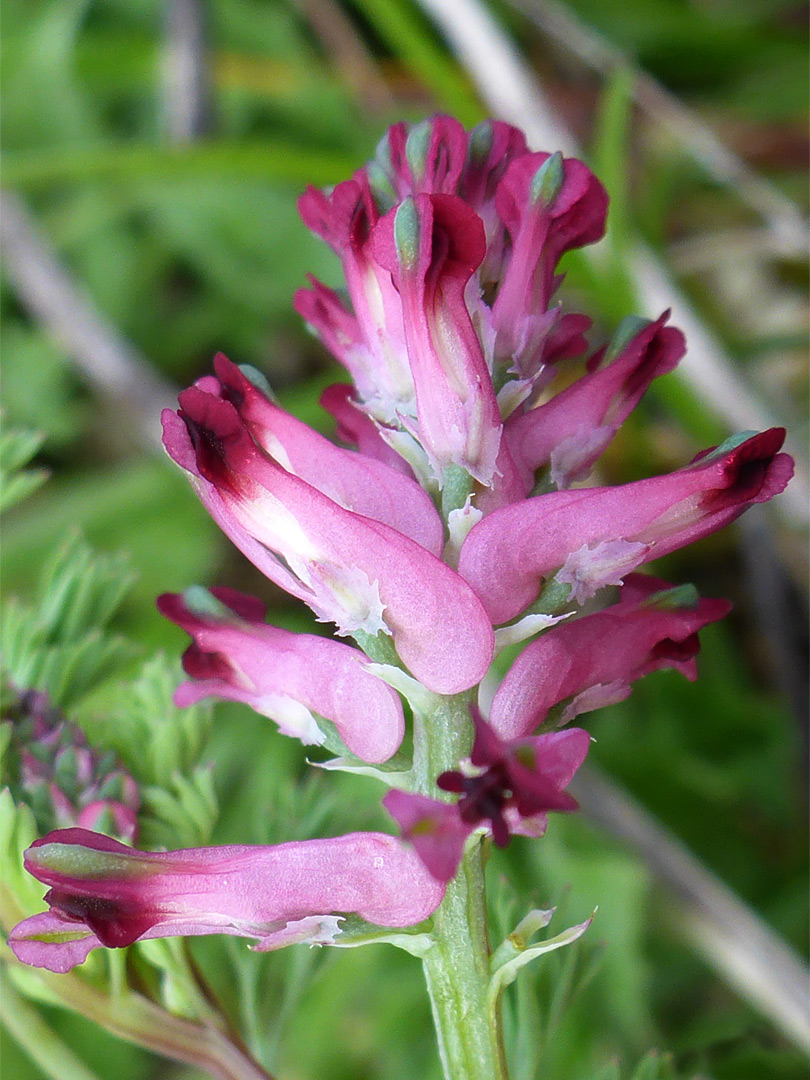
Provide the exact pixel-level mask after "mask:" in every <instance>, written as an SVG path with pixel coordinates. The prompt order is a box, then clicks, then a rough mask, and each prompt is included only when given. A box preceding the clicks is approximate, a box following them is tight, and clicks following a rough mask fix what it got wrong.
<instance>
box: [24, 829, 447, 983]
mask: <svg viewBox="0 0 810 1080" xmlns="http://www.w3.org/2000/svg"><path fill="white" fill-rule="evenodd" d="M26 868H27V869H28V870H29V872H30V873H32V874H33V875H34V876H35V877H36V878H38V880H40V881H42V882H43V883H44V884H46V885H48V886H50V892H49V893H48V898H49V900H50V902H51V903H52V904H53V907H54V910H53V911H52V912H51V913H50V914H48V913H44V914H43V915H40V916H35V917H34V919H33V920H32V919H28V920H25V921H24V922H23V923H21V924H19V925H18V926H17V927H15V929H14V930H13V931H12V934H11V937H10V944H11V947H12V949H14V951H15V953H16V954H17V956H18V957H19V958H20V959H21V960H23V962H25V963H32V964H35V965H38V966H45V967H48V968H49V969H50V970H52V971H65V970H69V968H71V967H73V966H74V965H75V964H77V963H81V962H82V960H84V958H85V956H86V955H87V953H88V952H89V951H90V949H91V948H94V947H95V946H96V945H98V944H99V943H100V942H101V941H104V942H106V943H107V944H110V945H114V946H120V945H125V944H129V943H131V942H132V941H134V940H138V939H140V938H142V937H150V938H151V937H168V936H189V935H197V934H217V933H224V934H236V935H239V936H241V937H252V938H258V939H259V947H260V948H262V947H264V948H267V947H278V946H279V945H281V944H285V943H287V942H288V941H293V940H302V934H303V935H304V936H306V935H314V936H309V937H306V939H307V940H324V938H323V936H320V938H319V937H318V935H319V934H320V935H323V931H324V926H323V924H324V923H326V924H327V926H328V924H329V920H328V918H327V917H328V916H334V915H338V916H340V915H345V914H350V913H351V914H357V915H359V916H360V917H361V918H363V919H366V920H368V921H369V922H373V923H375V924H377V925H379V926H391V927H402V926H411V925H413V924H415V923H418V922H421V921H422V920H423V919H425V918H427V916H428V915H430V914H431V912H433V911H434V910H435V909H436V907H437V906H438V905H439V903H441V900H442V897H443V895H444V888H443V887H442V885H441V884H439V883H438V882H436V880H435V879H434V878H433V877H432V876H431V875H430V874H428V873H426V871H425V870H424V868H423V867H422V865H421V863H420V861H419V859H418V857H417V855H416V854H415V853H414V852H413V851H411V850H410V849H409V848H408V847H407V845H405V844H403V843H402V842H401V841H399V840H397V839H395V838H394V837H392V836H386V835H384V834H382V833H350V834H348V835H346V836H337V837H334V838H332V839H327V840H305V841H301V842H297V843H289V844H280V845H278V846H276V847H246V846H232V847H221V848H189V849H185V850H182V851H166V852H142V851H133V849H132V848H128V847H126V846H125V845H123V844H118V843H116V842H115V841H112V840H109V839H108V838H106V837H102V836H99V835H98V834H96V833H91V832H87V831H85V830H83V829H67V830H63V831H57V832H53V833H50V834H49V835H48V836H46V837H45V838H44V839H43V840H39V841H37V842H36V843H35V844H34V845H32V847H30V848H29V849H28V851H27V852H26ZM332 923H333V927H334V920H332ZM89 932H92V933H89ZM54 934H57V935H59V937H58V938H54V937H53V936H52V935H54ZM62 935H67V937H66V938H65V937H63V936H62ZM43 938H44V940H43Z"/></svg>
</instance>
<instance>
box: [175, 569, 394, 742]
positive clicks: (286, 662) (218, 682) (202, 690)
mask: <svg viewBox="0 0 810 1080" xmlns="http://www.w3.org/2000/svg"><path fill="white" fill-rule="evenodd" d="M214 595H215V596H216V597H217V598H218V599H220V600H222V601H223V602H225V603H228V604H229V606H231V607H232V608H233V610H234V611H238V610H239V609H240V608H241V609H242V611H245V610H248V609H250V608H251V607H252V605H255V604H258V606H259V608H260V609H261V608H262V607H263V606H262V605H261V604H260V603H259V602H258V601H255V600H254V599H253V598H252V597H242V596H241V595H240V594H235V596H236V597H238V599H234V592H233V590H219V589H217V590H214ZM226 596H227V599H226ZM234 604H235V605H236V607H233V605H234ZM158 608H159V610H160V611H161V613H162V614H163V615H165V616H166V617H167V618H170V619H172V620H173V621H174V622H176V623H177V624H178V625H180V626H182V627H183V629H184V630H186V631H188V633H189V634H191V636H192V638H193V639H194V645H193V646H192V647H191V650H189V653H191V655H190V656H189V653H187V654H186V657H185V658H184V665H185V666H186V670H187V671H188V672H189V674H191V675H194V676H196V677H197V681H194V682H188V683H184V684H183V685H182V686H181V687H180V688H179V689H178V691H177V696H176V700H177V703H178V704H179V705H191V704H192V703H194V702H195V701H199V700H200V699H201V698H205V697H209V696H214V697H220V698H227V699H231V700H236V701H244V702H246V703H247V704H248V705H250V706H252V707H253V708H254V709H256V711H257V712H261V713H264V714H265V715H267V716H270V717H271V719H274V720H276V721H278V722H280V723H281V724H284V720H285V711H284V701H285V700H291V701H292V702H300V703H301V705H303V706H304V707H305V708H306V709H307V710H310V711H311V712H312V713H315V714H318V715H320V716H324V717H326V719H328V720H331V721H332V723H334V725H335V727H336V728H337V730H338V733H339V734H340V737H341V739H342V740H343V741H344V743H345V744H346V746H347V747H348V748H349V750H351V752H352V753H353V754H356V755H357V756H358V757H360V758H362V759H363V760H364V761H369V762H380V761H386V760H387V759H388V758H390V757H391V755H392V754H394V753H395V752H396V751H397V749H398V748H399V745H400V743H401V742H402V736H403V733H404V730H405V724H404V719H403V715H402V706H401V704H400V700H399V696H398V695H397V693H396V692H395V691H394V690H392V689H391V687H390V686H387V685H386V684H385V683H384V682H382V681H381V680H380V679H378V678H377V677H376V676H374V675H372V674H371V673H370V671H369V662H368V661H367V660H366V658H365V656H364V655H363V654H362V653H361V652H360V651H359V650H358V649H353V648H351V647H350V646H348V645H343V644H341V643H340V642H337V641H332V640H330V639H328V638H322V637H316V636H315V635H313V634H294V633H291V632H290V631H288V630H281V629H279V628H277V627H275V626H269V625H267V624H266V623H265V622H264V619H263V617H262V618H260V619H257V620H254V619H250V620H249V621H248V620H245V621H242V620H240V619H238V618H230V619H229V618H228V617H227V615H225V616H224V617H221V618H220V617H217V616H216V615H213V614H207V613H202V612H199V611H197V610H195V609H194V608H193V607H192V606H190V604H189V601H188V600H186V598H185V597H184V596H181V595H178V594H171V593H166V594H164V595H163V596H161V597H159V598H158ZM255 613H256V612H255V608H254V609H253V614H254V615H255ZM262 615H263V612H262ZM192 650H194V651H193V652H192ZM207 658H210V660H211V663H208V664H206V659H207ZM195 665H196V666H195ZM308 719H309V721H310V723H312V724H314V725H315V726H316V728H317V716H316V717H315V719H314V720H313V719H312V717H311V716H310V717H309V718H308ZM285 734H292V735H298V737H301V733H300V732H297V731H295V730H287V731H285ZM309 741H313V740H309ZM314 741H322V737H321V739H315V740H314Z"/></svg>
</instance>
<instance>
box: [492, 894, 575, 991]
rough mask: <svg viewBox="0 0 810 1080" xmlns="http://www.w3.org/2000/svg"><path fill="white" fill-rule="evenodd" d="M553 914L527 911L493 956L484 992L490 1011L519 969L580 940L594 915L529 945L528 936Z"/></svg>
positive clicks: (545, 923)
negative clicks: (551, 936)
mask: <svg viewBox="0 0 810 1080" xmlns="http://www.w3.org/2000/svg"><path fill="white" fill-rule="evenodd" d="M553 914H554V909H553V908H552V909H551V911H542V910H539V909H538V910H535V911H530V912H529V913H528V915H527V916H526V917H525V918H524V919H522V920H521V921H520V922H519V923H518V925H517V926H516V927H515V929H514V930H513V931H512V933H511V934H509V936H508V937H507V938H506V939H505V940H504V941H503V942H502V943H501V944H500V945H499V946H498V948H497V949H496V950H495V952H494V953H493V955H492V960H491V962H490V965H491V966H490V970H491V978H490V982H489V992H488V997H489V1005H490V1008H491V1009H495V1008H496V1006H497V1002H498V998H499V996H500V994H501V993H502V991H503V990H504V988H505V987H507V986H509V984H510V983H513V982H514V981H515V979H516V978H517V976H518V973H519V972H520V969H521V968H522V967H525V966H526V964H529V963H531V961H532V960H535V959H536V958H537V957H538V956H543V955H544V954H545V953H549V952H553V951H554V950H555V949H561V948H563V947H564V946H566V945H570V944H571V943H572V942H574V941H576V940H577V938H580V937H582V935H583V934H584V933H585V931H586V930H587V929H588V927H589V926H590V925H591V923H592V922H593V918H594V915H595V914H596V911H595V910H594V913H593V915H591V917H590V918H589V919H586V920H585V922H582V923H577V925H576V926H569V927H568V929H567V930H563V931H562V933H560V934H557V935H556V937H553V938H547V939H546V940H545V941H540V942H537V944H535V945H530V944H529V939H530V938H531V936H532V935H533V934H534V933H536V932H537V930H539V929H542V928H543V927H545V926H547V925H548V923H549V922H550V921H551V917H552V915H553Z"/></svg>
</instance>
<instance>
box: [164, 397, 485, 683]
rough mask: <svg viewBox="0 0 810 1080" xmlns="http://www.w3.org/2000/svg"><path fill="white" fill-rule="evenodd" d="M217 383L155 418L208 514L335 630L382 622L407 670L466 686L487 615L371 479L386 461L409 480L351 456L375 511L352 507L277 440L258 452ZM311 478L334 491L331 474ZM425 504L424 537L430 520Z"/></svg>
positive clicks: (369, 628) (481, 648) (369, 629)
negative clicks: (296, 463) (301, 470)
mask: <svg viewBox="0 0 810 1080" xmlns="http://www.w3.org/2000/svg"><path fill="white" fill-rule="evenodd" d="M214 382H215V380H213V379H207V380H204V383H203V385H202V386H193V387H191V388H190V389H188V390H184V391H183V393H182V394H181V395H180V406H181V408H180V412H179V413H173V412H171V411H169V410H166V412H165V413H164V416H163V422H164V432H165V442H166V447H167V449H168V451H169V453H170V454H171V456H172V457H173V458H174V460H175V461H176V462H177V463H178V464H179V465H182V466H183V468H185V469H186V470H187V471H188V472H189V473H190V474H191V476H192V478H193V480H194V481H196V483H195V486H196V487H197V491H198V493H199V495H200V497H201V499H202V501H203V503H204V505H205V506H206V508H207V509H208V510H209V512H210V513H211V515H212V516H213V518H214V520H215V521H216V522H217V524H218V525H220V526H221V528H222V529H223V530H224V532H225V533H226V534H227V535H228V536H229V537H230V538H231V539H232V540H233V541H234V543H235V544H236V545H237V547H239V548H240V549H241V550H242V551H243V552H244V554H245V555H247V556H248V558H250V559H251V560H252V561H253V562H254V563H255V564H256V566H257V567H258V568H259V569H260V570H262V571H263V572H264V573H265V574H266V575H267V576H268V577H269V578H270V579H271V580H272V581H275V582H276V584H277V585H280V586H281V587H282V588H283V589H286V590H287V591H288V592H290V593H292V594H293V595H294V596H297V597H299V598H300V599H302V600H304V601H306V602H307V603H308V604H309V605H310V607H311V608H312V609H313V610H314V611H315V613H316V614H317V615H318V617H319V618H321V619H324V620H329V621H333V622H335V623H336V624H337V626H338V632H339V633H342V634H352V633H356V632H358V631H362V632H363V633H365V634H368V635H371V636H374V635H376V634H377V633H379V632H383V633H389V634H390V635H391V636H392V637H393V639H394V643H395V645H396V647H397V649H398V651H399V654H400V656H401V658H402V660H403V661H404V662H405V663H406V664H407V665H408V667H409V668H410V669H411V671H412V672H413V674H414V675H415V676H416V677H417V678H419V679H421V680H422V681H423V682H424V683H425V685H426V686H428V687H429V688H430V689H431V690H435V691H436V692H437V693H444V694H452V693H458V692H459V691H461V690H464V689H467V688H468V687H470V686H473V685H475V683H476V682H478V680H479V679H481V678H482V677H483V675H484V673H485V672H486V669H487V667H488V666H489V662H490V659H491V657H492V651H493V647H494V646H493V632H492V627H491V625H490V623H489V620H488V619H487V617H486V614H485V613H484V610H483V608H482V607H481V605H480V603H479V601H478V600H477V598H476V597H475V595H474V593H473V592H472V590H471V589H470V587H469V585H467V583H466V582H465V581H464V580H463V579H462V578H461V577H459V575H458V574H456V573H454V572H453V571H452V570H451V569H450V568H449V567H448V566H446V565H445V564H444V563H443V562H442V561H441V560H440V559H439V558H438V556H437V554H434V553H433V552H431V551H430V550H429V549H428V548H427V547H424V546H423V545H422V544H421V543H419V542H418V541H417V540H415V539H413V538H412V537H411V536H407V535H406V534H405V533H404V532H401V531H399V530H398V529H397V528H396V524H391V523H390V521H391V520H392V519H393V520H394V521H397V520H399V517H400V514H401V509H400V507H399V506H398V505H397V500H396V497H395V496H392V497H391V498H384V496H385V492H384V491H383V492H382V494H381V493H380V490H379V489H380V486H381V480H380V473H381V472H382V471H383V470H385V474H386V476H387V477H388V478H389V479H393V487H392V490H393V491H394V492H395V493H396V492H398V491H399V490H400V488H401V485H402V484H406V483H413V481H409V480H408V479H407V477H405V476H403V475H402V474H401V473H399V472H397V471H395V470H394V469H389V468H387V466H385V465H384V464H382V463H380V462H375V461H373V460H372V459H367V458H364V457H362V455H359V454H357V455H354V456H355V457H356V458H357V465H358V473H359V472H360V471H362V470H365V468H366V466H368V465H369V464H371V465H373V466H375V469H374V472H373V473H372V474H371V475H366V477H365V479H362V478H361V479H358V476H357V475H354V474H353V475H352V476H351V481H352V482H357V485H358V486H365V488H366V493H367V501H368V503H369V504H370V503H371V502H372V501H374V500H376V506H375V507H374V509H375V512H376V514H377V518H376V520H375V519H373V518H372V517H370V516H368V514H364V513H358V512H355V511H354V510H353V509H349V508H347V507H346V506H344V505H342V504H341V503H340V502H338V501H336V500H335V499H333V498H330V496H329V494H327V493H325V492H324V491H323V490H321V489H320V488H319V487H317V486H315V484H314V483H308V482H307V481H306V480H305V479H303V478H302V477H301V476H299V475H297V474H296V473H295V472H293V471H291V469H292V467H293V459H292V458H288V464H289V465H290V468H289V469H288V468H286V467H285V466H284V465H282V464H280V463H279V460H278V458H279V457H281V458H282V459H284V458H285V457H287V452H286V451H284V443H283V442H282V443H281V449H280V450H276V451H274V453H275V454H276V456H270V454H269V453H267V452H265V451H264V450H263V449H262V448H261V447H260V446H259V445H258V444H257V442H256V441H254V437H253V436H252V434H251V432H250V430H249V429H248V427H247V426H246V424H245V421H244V420H243V418H242V416H241V415H240V413H239V411H238V410H237V407H236V406H235V405H234V404H233V403H232V402H231V401H229V400H226V399H225V397H223V396H221V395H222V390H221V384H220V383H217V384H216V386H215V385H214ZM311 434H312V435H313V437H316V438H317V436H315V433H314V432H313V433H311ZM332 449H336V448H332ZM344 453H347V452H346V451H344ZM328 460H329V459H326V458H325V459H324V464H325V468H326V467H328V466H327V464H326V463H327V461H328ZM312 479H317V480H318V483H319V484H320V485H321V486H322V487H327V488H328V489H329V490H330V492H331V493H332V494H334V495H337V492H336V490H335V489H336V487H337V486H338V484H339V482H340V479H341V478H340V477H339V476H338V477H337V481H335V478H333V477H329V476H328V475H326V476H323V477H312ZM414 486H415V485H414ZM344 490H345V488H344ZM364 509H365V510H367V511H368V510H370V509H371V506H370V505H367V506H365V507H364ZM428 509H429V513H426V518H425V519H424V525H425V528H424V533H423V536H422V539H427V537H426V536H425V533H427V532H429V530H430V527H431V526H430V523H431V521H433V520H434V519H435V520H437V521H438V518H437V515H436V511H435V510H434V509H433V507H432V506H430V507H429V508H428ZM381 518H388V519H389V520H380V519H381ZM431 546H434V547H438V544H436V543H435V540H431Z"/></svg>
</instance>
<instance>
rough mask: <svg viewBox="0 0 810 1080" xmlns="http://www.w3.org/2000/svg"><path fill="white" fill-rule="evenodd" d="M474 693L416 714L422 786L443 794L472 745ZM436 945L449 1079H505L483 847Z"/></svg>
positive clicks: (428, 968) (450, 903) (470, 862)
mask: <svg viewBox="0 0 810 1080" xmlns="http://www.w3.org/2000/svg"><path fill="white" fill-rule="evenodd" d="M472 735H473V731H472V722H471V719H470V712H469V696H468V695H466V694H460V695H458V696H457V697H455V698H447V697H444V698H443V697H439V696H437V697H436V700H435V708H434V709H433V710H432V711H431V714H430V715H426V714H422V715H421V716H418V717H416V718H415V732H414V771H415V774H416V777H417V781H418V789H419V790H420V791H422V792H423V793H424V794H426V795H431V796H433V797H436V796H440V792H439V790H438V789H437V787H436V777H437V776H438V774H439V773H440V772H442V771H444V770H445V769H452V768H456V767H457V766H458V762H459V761H460V760H461V759H462V758H464V757H467V756H469V753H470V749H471V746H472ZM433 920H434V929H433V938H434V941H435V944H434V945H433V948H431V949H430V950H429V951H428V952H427V954H426V955H425V957H424V958H423V961H422V962H423V965H424V970H425V979H426V981H427V987H428V992H429V994H430V1000H431V1006H432V1010H433V1019H434V1022H435V1025H436V1035H437V1038H438V1042H439V1053H440V1056H441V1060H442V1066H443V1068H444V1075H445V1078H446V1080H506V1077H507V1069H506V1059H505V1055H504V1050H503V1040H502V1038H501V1031H500V1014H499V1013H495V1014H493V1013H492V1012H491V1010H490V1009H489V1006H488V1004H487V990H488V987H489V978H490V967H489V960H490V947H489V935H488V932H487V910H486V893H485V887H484V864H483V849H482V845H481V844H476V845H474V846H473V847H471V849H470V850H469V851H468V852H467V854H466V855H465V856H464V859H463V860H462V862H461V866H460V867H459V870H458V873H457V874H456V876H455V877H454V878H453V880H452V881H451V882H450V883H449V884H448V886H447V893H446V895H445V898H444V901H443V902H442V904H441V906H440V907H439V909H438V911H437V912H436V913H435V915H434V916H433Z"/></svg>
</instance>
